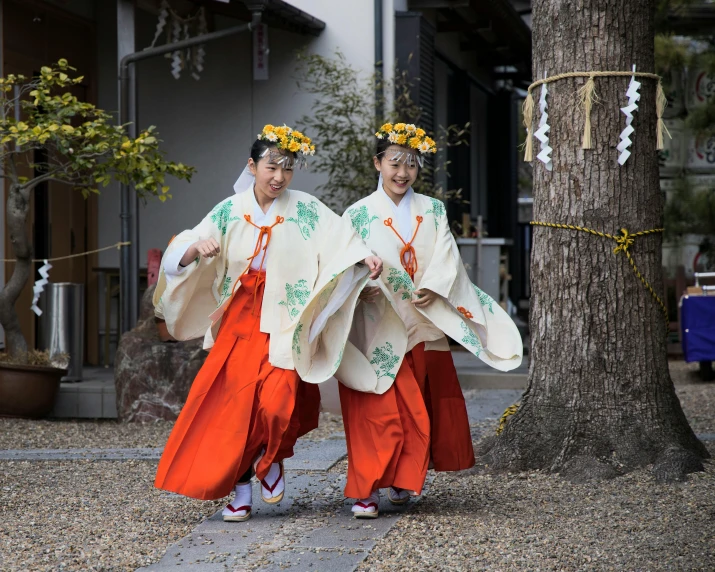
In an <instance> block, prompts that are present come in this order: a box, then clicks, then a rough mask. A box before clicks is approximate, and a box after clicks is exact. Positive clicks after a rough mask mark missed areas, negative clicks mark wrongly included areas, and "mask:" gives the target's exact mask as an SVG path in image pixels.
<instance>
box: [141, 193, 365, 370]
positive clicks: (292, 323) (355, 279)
mask: <svg viewBox="0 0 715 572" xmlns="http://www.w3.org/2000/svg"><path fill="white" fill-rule="evenodd" d="M254 205H255V197H254V195H253V192H252V191H251V190H249V191H247V192H242V193H239V194H237V195H234V196H232V197H230V198H228V199H226V200H224V201H222V202H221V203H219V204H218V205H216V207H215V208H214V209H213V210H212V211H211V212H210V213H209V214H208V215H207V216H206V217H205V218H204V219H203V220H202V221H201V223H199V225H198V226H196V227H195V228H193V229H192V230H186V231H184V232H182V233H181V234H179V235H177V236H176V237H175V238H174V240H173V241H172V242H171V244H170V245H169V247H168V248H167V250H166V252H165V254H164V258H163V260H162V269H161V273H160V275H159V281H158V284H157V288H156V292H155V294H154V306H155V313H156V315H157V316H158V317H160V318H163V319H164V320H166V325H167V328H168V330H169V333H171V335H172V336H174V338H176V339H177V340H188V339H193V338H198V337H201V336H203V337H204V348H206V349H208V348H210V347H211V346H212V345H213V343H214V338H215V336H216V334H217V332H218V328H219V326H220V324H221V319H222V316H223V313H224V311H225V310H226V309H227V307H228V304H229V302H230V300H231V294H232V292H233V289H234V288H237V287H238V286H239V285H240V277H241V275H242V274H243V272H244V270H246V268H247V266H248V265H249V260H248V259H249V258H250V257H251V256H252V255H253V253H254V250H255V247H256V238H257V236H256V235H257V232H258V231H257V230H256V229H255V227H254V226H252V225H251V224H249V223H248V222H247V221H246V220H245V215H252V214H253V212H254ZM270 214H271V216H272V220H271V221H270V222H269V223H268V225H270V224H273V223H274V222H275V221H276V217H280V218H282V220H283V222H282V223H280V224H277V225H276V226H274V227H273V229H272V233H271V238H270V243H269V246H268V248H267V250H266V262H265V266H264V269H265V271H266V283H265V291H264V297H263V305H262V309H261V322H260V328H261V331H262V332H264V333H268V334H270V346H269V360H270V363H271V364H272V365H273V366H275V367H280V368H283V369H297V371H298V373H299V375H300V376H301V378H302V379H303V380H304V381H307V382H311V383H320V382H322V381H325V380H326V379H328V378H330V377H331V375H332V374H333V373H334V372H335V370H336V369H337V367H338V365H339V363H340V357H341V355H342V348H343V345H344V343H345V340H346V339H347V336H348V332H349V330H350V326H351V323H352V318H353V310H354V308H355V305H356V303H357V298H358V295H359V293H360V291H361V290H362V289H363V287H364V286H365V283H366V282H367V280H368V274H369V272H368V269H367V268H366V267H365V266H363V265H360V266H357V267H356V266H355V264H357V263H359V262H361V261H362V260H364V259H365V258H366V257H368V256H371V255H372V253H371V252H370V251H369V250H368V249H367V247H366V246H365V245H364V243H363V242H362V241H361V240H360V239H359V238H358V237H357V236H356V234H355V233H354V231H353V229H352V228H351V226H350V225H349V224H347V223H346V221H344V220H343V219H341V218H340V217H339V216H337V215H336V214H335V213H333V212H332V211H331V210H330V209H328V208H327V207H326V206H325V205H323V204H322V203H321V202H320V201H318V200H317V199H316V198H315V197H313V196H311V195H309V194H307V193H303V192H301V191H295V190H286V191H285V192H284V193H283V194H282V195H280V196H279V197H278V198H277V199H276V200H275V202H274V204H273V205H272V207H271V213H270ZM252 220H255V219H252ZM209 237H213V238H214V239H216V241H217V242H218V243H219V244H220V246H221V252H220V254H219V255H218V256H216V257H214V258H202V257H200V258H198V259H197V260H196V261H194V262H192V263H191V264H190V265H188V266H187V267H186V269H185V270H183V271H182V272H181V273H176V272H175V271H174V272H171V271H169V272H167V268H165V264H166V263H167V260H174V261H176V260H177V254H179V255H181V254H183V253H184V252H185V251H186V249H187V247H188V246H190V245H191V244H193V243H194V242H196V241H197V240H200V239H205V238H209ZM263 244H265V241H264V242H263ZM260 256H261V255H259V257H258V258H259V259H260ZM179 258H180V256H179ZM174 270H175V269H174ZM172 274H173V275H172Z"/></svg>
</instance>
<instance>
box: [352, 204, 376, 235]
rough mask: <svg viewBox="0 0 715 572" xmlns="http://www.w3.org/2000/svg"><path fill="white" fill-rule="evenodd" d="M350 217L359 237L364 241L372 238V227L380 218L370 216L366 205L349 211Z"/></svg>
mask: <svg viewBox="0 0 715 572" xmlns="http://www.w3.org/2000/svg"><path fill="white" fill-rule="evenodd" d="M348 215H349V216H350V222H351V223H352V225H353V228H354V229H355V232H357V233H358V236H359V237H360V238H362V239H363V240H367V239H368V238H370V225H371V224H372V222H373V221H376V220H377V219H378V217H377V216H375V215H373V216H370V213H369V212H368V210H367V207H366V206H365V205H362V206H361V207H358V208H353V209H350V210H348Z"/></svg>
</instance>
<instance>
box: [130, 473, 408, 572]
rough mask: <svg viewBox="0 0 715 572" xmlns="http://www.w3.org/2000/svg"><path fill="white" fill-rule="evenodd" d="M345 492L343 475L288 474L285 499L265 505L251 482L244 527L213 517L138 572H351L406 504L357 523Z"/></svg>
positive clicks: (386, 506)
mask: <svg viewBox="0 0 715 572" xmlns="http://www.w3.org/2000/svg"><path fill="white" fill-rule="evenodd" d="M344 486H345V476H344V475H341V474H337V473H330V474H321V473H319V472H312V473H303V474H293V475H287V479H286V498H285V499H284V500H283V501H282V502H281V503H280V504H278V505H267V504H265V503H263V502H262V501H261V500H260V496H259V495H260V490H259V485H258V483H254V485H253V499H254V504H253V516H252V517H251V519H250V520H249V521H247V522H243V523H240V522H223V519H222V517H221V512H220V511H218V512H216V514H214V515H213V516H212V517H211V518H209V519H208V520H206V521H204V522H202V523H201V524H199V525H198V526H197V527H196V528H195V529H194V530H193V531H192V533H191V534H189V535H188V536H186V537H184V538H183V539H181V540H180V541H179V542H177V543H176V544H174V545H172V546H171V547H170V548H169V549H168V550H167V551H166V554H165V555H164V557H163V558H162V559H161V560H160V561H159V562H158V563H156V564H153V565H151V566H148V567H146V568H141V569H140V570H141V571H142V572H157V571H162V570H169V569H172V570H176V569H179V570H194V569H195V570H200V569H201V568H195V567H196V566H206V567H207V568H206V570H213V569H219V568H216V566H217V565H220V566H221V567H222V568H220V569H225V568H223V567H226V568H228V569H235V568H238V569H241V567H242V565H244V566H246V565H248V564H249V563H253V564H254V566H255V565H258V568H256V569H257V570H260V571H273V570H285V569H289V570H290V569H293V570H311V571H315V572H342V571H351V570H354V569H355V568H356V567H357V565H358V564H359V563H360V562H362V561H363V560H364V559H365V557H366V556H367V554H368V553H369V551H370V550H371V549H372V548H373V546H375V544H376V543H377V542H378V541H379V540H380V539H381V538H382V537H384V536H385V535H386V534H387V533H388V531H389V530H390V529H391V528H392V527H393V526H394V524H395V523H396V522H397V520H398V518H399V515H400V514H401V513H403V512H404V511H405V510H409V505H408V506H404V507H393V506H392V505H390V504H389V502H388V501H387V499H386V498H383V499H382V500H381V503H380V512H381V513H382V514H381V517H380V518H379V519H376V520H356V519H354V518H353V517H352V513H351V511H350V507H351V503H350V502H349V501H346V500H345V499H344V498H343V487H344ZM260 563H263V565H260ZM209 566H211V568H209Z"/></svg>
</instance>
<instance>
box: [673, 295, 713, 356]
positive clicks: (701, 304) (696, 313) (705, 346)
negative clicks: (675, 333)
mask: <svg viewBox="0 0 715 572" xmlns="http://www.w3.org/2000/svg"><path fill="white" fill-rule="evenodd" d="M680 304H681V306H680V339H681V340H682V343H683V357H684V358H685V361H687V362H693V361H715V296H683V298H682V299H681V301H680Z"/></svg>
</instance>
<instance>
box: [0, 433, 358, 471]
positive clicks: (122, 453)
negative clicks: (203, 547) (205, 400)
mask: <svg viewBox="0 0 715 572" xmlns="http://www.w3.org/2000/svg"><path fill="white" fill-rule="evenodd" d="M162 451H163V448H158V449H141V448H136V449H5V450H0V461H68V460H69V461H71V460H93V461H95V460H97V461H127V460H145V461H158V460H159V458H160V457H161V453H162ZM294 452H295V455H294V456H293V457H291V458H290V459H286V461H285V469H286V471H327V470H329V469H330V468H332V467H333V466H334V465H335V464H336V463H338V462H339V461H341V460H342V459H343V458H344V457H345V456H346V455H347V447H346V444H345V439H326V440H325V441H298V443H297V444H296V446H295V449H294Z"/></svg>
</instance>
